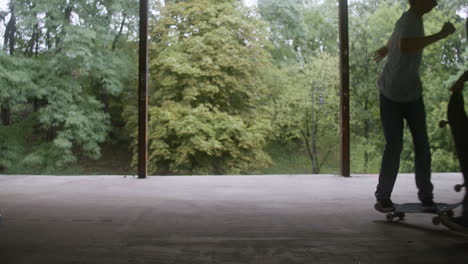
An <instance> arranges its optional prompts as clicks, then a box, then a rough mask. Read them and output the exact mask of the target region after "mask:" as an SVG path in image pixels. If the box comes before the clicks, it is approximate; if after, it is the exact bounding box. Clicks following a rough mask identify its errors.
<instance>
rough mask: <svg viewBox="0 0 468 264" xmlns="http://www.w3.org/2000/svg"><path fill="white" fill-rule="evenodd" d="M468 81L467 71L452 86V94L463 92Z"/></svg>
mask: <svg viewBox="0 0 468 264" xmlns="http://www.w3.org/2000/svg"><path fill="white" fill-rule="evenodd" d="M467 81H468V71H465V72H464V73H463V74H462V76H460V78H458V80H457V81H456V82H455V83H454V84H453V85H452V88H451V90H452V92H461V91H462V90H463V87H464V86H465V82H467Z"/></svg>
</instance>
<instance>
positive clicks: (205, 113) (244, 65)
mask: <svg viewBox="0 0 468 264" xmlns="http://www.w3.org/2000/svg"><path fill="white" fill-rule="evenodd" d="M256 16H257V15H256V14H255V13H253V12H252V11H251V10H249V9H248V8H246V7H244V6H243V4H242V3H241V2H240V1H234V0H224V1H219V0H217V1H215V0H193V1H174V2H172V1H171V2H166V5H165V6H164V8H163V9H162V10H161V14H160V16H159V19H158V20H157V21H153V23H154V24H153V25H152V28H153V30H152V32H151V38H152V45H151V55H150V56H151V62H150V73H151V90H152V91H151V94H150V108H149V113H150V118H149V119H150V121H149V133H150V134H149V151H150V155H149V171H150V173H155V174H212V173H215V174H226V173H234V174H237V173H246V172H248V171H249V170H252V169H255V168H258V167H262V166H265V165H267V164H268V163H269V162H270V159H269V157H268V155H267V154H266V153H265V152H264V151H263V147H264V145H265V143H266V140H267V137H268V134H269V131H270V129H269V125H268V119H267V117H266V114H264V112H265V110H264V109H263V107H262V101H263V100H264V99H265V98H266V96H267V94H268V90H267V89H266V87H265V85H264V83H263V81H262V76H263V71H264V70H265V69H267V68H268V67H269V66H270V61H271V57H270V55H269V51H268V47H269V46H270V44H269V42H268V40H267V31H266V26H265V25H264V24H263V23H261V22H260V21H259V20H258V19H257V18H256ZM135 114H136V106H128V107H127V109H126V112H125V116H126V118H127V127H128V128H129V130H130V131H131V132H132V135H133V137H134V144H133V147H134V162H133V164H134V165H136V147H137V144H136V140H137V137H136V133H137V132H136V126H135V125H136V115H135Z"/></svg>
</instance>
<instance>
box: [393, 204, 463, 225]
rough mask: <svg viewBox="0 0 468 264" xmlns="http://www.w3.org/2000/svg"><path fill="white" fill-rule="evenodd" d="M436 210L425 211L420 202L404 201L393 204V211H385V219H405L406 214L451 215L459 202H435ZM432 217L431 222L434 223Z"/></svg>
mask: <svg viewBox="0 0 468 264" xmlns="http://www.w3.org/2000/svg"><path fill="white" fill-rule="evenodd" d="M436 205H437V210H436V211H434V212H425V211H423V209H422V207H421V203H404V204H394V206H395V211H393V212H388V213H386V216H387V221H388V222H393V221H395V218H397V219H398V220H399V221H403V220H405V216H406V214H435V215H438V216H439V217H440V216H447V217H448V218H451V217H453V215H454V213H453V209H455V208H457V207H459V206H460V205H461V203H454V204H447V203H436ZM434 221H435V220H434V219H433V223H434ZM434 224H435V223H434Z"/></svg>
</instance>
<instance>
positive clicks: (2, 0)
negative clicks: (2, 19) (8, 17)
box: [0, 0, 8, 11]
mask: <svg viewBox="0 0 468 264" xmlns="http://www.w3.org/2000/svg"><path fill="white" fill-rule="evenodd" d="M7 2H8V0H0V11H1V10H6V9H7Z"/></svg>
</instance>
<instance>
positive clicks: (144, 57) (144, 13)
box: [138, 0, 148, 179]
mask: <svg viewBox="0 0 468 264" xmlns="http://www.w3.org/2000/svg"><path fill="white" fill-rule="evenodd" d="M138 64H139V66H138V178H139V179H145V178H146V177H147V176H148V0H140V46H139V62H138Z"/></svg>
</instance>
